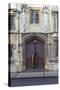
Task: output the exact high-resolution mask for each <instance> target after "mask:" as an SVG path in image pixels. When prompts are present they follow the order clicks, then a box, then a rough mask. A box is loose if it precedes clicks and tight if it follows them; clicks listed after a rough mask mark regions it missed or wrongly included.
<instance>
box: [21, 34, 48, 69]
mask: <svg viewBox="0 0 60 90" xmlns="http://www.w3.org/2000/svg"><path fill="white" fill-rule="evenodd" d="M33 38H37V39H38V40H40V41H42V42H43V43H44V60H45V61H44V63H45V65H46V64H47V60H48V57H47V56H48V55H47V54H48V52H47V51H48V50H47V37H46V36H45V35H44V34H38V33H32V34H28V35H25V36H24V37H23V38H22V45H23V48H22V53H23V54H22V55H23V56H22V57H23V66H24V67H25V68H26V65H25V59H26V58H25V45H26V43H27V42H29V41H30V40H32V39H33ZM45 65H44V69H45Z"/></svg>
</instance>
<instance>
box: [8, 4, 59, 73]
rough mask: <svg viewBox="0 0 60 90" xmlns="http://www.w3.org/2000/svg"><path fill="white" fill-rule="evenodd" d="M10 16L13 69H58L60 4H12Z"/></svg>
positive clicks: (12, 70) (10, 56)
mask: <svg viewBox="0 0 60 90" xmlns="http://www.w3.org/2000/svg"><path fill="white" fill-rule="evenodd" d="M8 18H9V20H8V21H9V23H8V24H9V31H8V33H9V39H8V41H9V43H8V44H9V64H10V72H23V71H34V70H38V71H42V70H58V7H57V6H40V5H27V4H9V7H8ZM35 53H37V54H36V55H35ZM34 55H35V56H34ZM33 59H34V60H35V61H34V60H33ZM33 63H34V64H33ZM33 65H34V66H35V69H33Z"/></svg>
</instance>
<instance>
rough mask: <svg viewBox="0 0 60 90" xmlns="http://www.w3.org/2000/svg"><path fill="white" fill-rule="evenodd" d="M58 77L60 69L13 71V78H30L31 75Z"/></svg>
mask: <svg viewBox="0 0 60 90" xmlns="http://www.w3.org/2000/svg"><path fill="white" fill-rule="evenodd" d="M55 76H56V77H57V76H58V71H45V72H26V73H25V72H22V73H19V72H18V73H17V72H12V73H11V78H29V77H55Z"/></svg>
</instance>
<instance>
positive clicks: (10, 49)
mask: <svg viewBox="0 0 60 90" xmlns="http://www.w3.org/2000/svg"><path fill="white" fill-rule="evenodd" d="M12 49H13V44H9V58H10V57H11V56H12Z"/></svg>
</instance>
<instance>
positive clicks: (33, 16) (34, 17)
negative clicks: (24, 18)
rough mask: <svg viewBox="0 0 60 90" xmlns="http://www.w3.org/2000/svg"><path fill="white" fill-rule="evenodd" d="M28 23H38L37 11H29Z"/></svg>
mask: <svg viewBox="0 0 60 90" xmlns="http://www.w3.org/2000/svg"><path fill="white" fill-rule="evenodd" d="M30 14H31V15H30V23H34V24H38V23H39V11H38V10H31V13H30Z"/></svg>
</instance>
